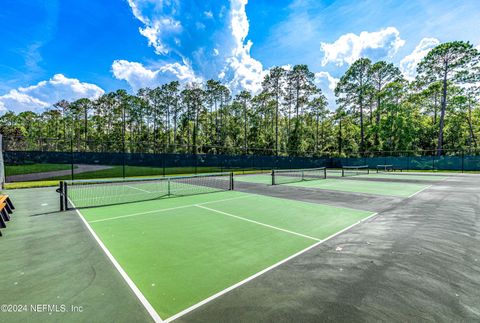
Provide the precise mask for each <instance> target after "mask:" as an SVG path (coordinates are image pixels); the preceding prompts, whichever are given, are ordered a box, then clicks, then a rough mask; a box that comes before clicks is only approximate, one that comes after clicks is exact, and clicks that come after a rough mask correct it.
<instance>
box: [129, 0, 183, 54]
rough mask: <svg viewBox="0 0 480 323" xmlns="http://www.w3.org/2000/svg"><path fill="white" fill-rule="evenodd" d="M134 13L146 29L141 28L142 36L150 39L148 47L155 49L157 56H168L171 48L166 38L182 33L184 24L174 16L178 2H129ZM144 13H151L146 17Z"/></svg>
mask: <svg viewBox="0 0 480 323" xmlns="http://www.w3.org/2000/svg"><path fill="white" fill-rule="evenodd" d="M128 4H129V5H130V8H131V9H132V13H133V15H134V16H135V18H137V19H138V20H139V21H141V22H142V23H143V24H144V25H145V27H143V28H141V27H140V28H139V32H140V34H142V35H143V36H145V37H146V38H147V39H148V45H149V46H152V47H153V48H154V49H155V52H156V53H157V54H166V53H168V52H169V50H170V48H169V46H168V43H166V42H165V41H164V38H167V37H173V36H174V35H175V34H177V33H179V32H181V30H182V24H181V23H180V21H178V20H176V19H174V18H173V17H172V16H173V14H175V13H176V7H177V6H178V2H177V1H174V0H167V1H151V0H137V1H134V0H128ZM144 12H151V13H152V14H151V15H145V14H144Z"/></svg>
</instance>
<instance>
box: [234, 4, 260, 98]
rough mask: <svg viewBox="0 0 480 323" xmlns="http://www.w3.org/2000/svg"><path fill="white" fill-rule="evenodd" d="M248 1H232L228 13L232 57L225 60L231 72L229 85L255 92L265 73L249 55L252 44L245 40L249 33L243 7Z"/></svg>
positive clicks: (258, 63)
mask: <svg viewBox="0 0 480 323" xmlns="http://www.w3.org/2000/svg"><path fill="white" fill-rule="evenodd" d="M247 2H248V0H232V1H231V2H230V4H231V6H232V8H231V11H230V16H231V20H230V28H231V30H232V36H233V39H234V42H235V46H234V47H233V49H232V56H231V57H229V58H227V63H228V68H230V69H231V70H232V72H233V77H232V80H231V81H230V85H231V86H233V87H234V88H238V87H240V88H242V89H246V90H248V91H252V92H257V91H258V90H259V89H260V88H261V82H262V80H263V76H264V75H265V73H266V72H265V71H264V70H263V66H262V63H260V62H259V61H257V60H256V59H254V58H253V57H252V56H251V55H250V49H251V47H252V45H253V43H252V42H251V41H250V40H248V41H247V42H246V43H245V39H246V37H247V35H248V31H249V28H250V26H249V23H248V18H247V13H246V11H245V6H246V5H247Z"/></svg>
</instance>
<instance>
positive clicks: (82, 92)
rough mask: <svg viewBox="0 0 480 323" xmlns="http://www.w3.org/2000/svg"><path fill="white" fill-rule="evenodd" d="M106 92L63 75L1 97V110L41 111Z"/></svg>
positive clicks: (14, 90) (57, 75) (93, 85)
mask: <svg viewBox="0 0 480 323" xmlns="http://www.w3.org/2000/svg"><path fill="white" fill-rule="evenodd" d="M103 93H105V91H104V90H103V89H101V88H100V87H98V86H97V85H95V84H91V83H84V82H80V81H79V80H78V79H74V78H68V77H65V76H64V75H62V74H56V75H54V76H53V77H52V78H51V79H50V80H48V81H41V82H39V83H37V84H36V85H31V86H28V87H19V88H18V89H13V90H10V92H9V93H7V94H5V95H2V96H0V110H11V111H15V112H22V111H27V110H31V111H41V110H42V109H44V108H46V107H49V106H51V105H53V104H54V103H56V102H58V101H60V100H68V101H74V100H77V99H80V98H97V97H99V96H101V95H102V94H103Z"/></svg>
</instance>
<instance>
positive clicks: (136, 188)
mask: <svg viewBox="0 0 480 323" xmlns="http://www.w3.org/2000/svg"><path fill="white" fill-rule="evenodd" d="M125 186H126V187H129V188H133V189H134V190H139V191H142V192H145V193H152V192H150V191H147V190H142V189H141V188H138V187H134V186H130V185H125Z"/></svg>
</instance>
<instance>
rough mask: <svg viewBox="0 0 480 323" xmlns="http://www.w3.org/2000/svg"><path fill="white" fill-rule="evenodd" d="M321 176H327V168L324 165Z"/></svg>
mask: <svg viewBox="0 0 480 323" xmlns="http://www.w3.org/2000/svg"><path fill="white" fill-rule="evenodd" d="M323 178H325V179H326V178H327V168H326V167H325V168H324V169H323Z"/></svg>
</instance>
